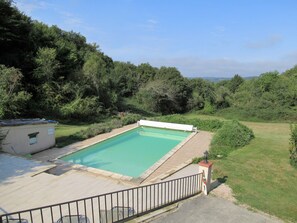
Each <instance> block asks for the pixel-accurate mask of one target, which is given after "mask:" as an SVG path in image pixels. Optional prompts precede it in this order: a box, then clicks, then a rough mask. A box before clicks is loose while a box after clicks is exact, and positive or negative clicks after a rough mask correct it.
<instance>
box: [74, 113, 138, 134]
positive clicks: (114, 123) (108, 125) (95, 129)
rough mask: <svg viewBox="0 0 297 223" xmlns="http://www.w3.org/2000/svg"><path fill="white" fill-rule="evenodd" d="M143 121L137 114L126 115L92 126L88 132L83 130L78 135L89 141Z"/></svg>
mask: <svg viewBox="0 0 297 223" xmlns="http://www.w3.org/2000/svg"><path fill="white" fill-rule="evenodd" d="M140 119H141V116H140V115H137V114H126V115H123V116H122V117H118V118H114V119H112V120H110V121H108V122H103V123H97V124H93V125H91V126H90V127H89V128H87V129H86V130H82V131H80V132H78V133H77V135H78V136H79V137H81V138H84V139H87V138H91V137H93V136H96V135H99V134H102V133H106V132H110V131H111V130H113V129H116V128H120V127H122V126H124V125H129V124H132V123H135V122H137V121H139V120H140Z"/></svg>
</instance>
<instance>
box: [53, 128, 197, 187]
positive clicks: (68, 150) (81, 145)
mask: <svg viewBox="0 0 297 223" xmlns="http://www.w3.org/2000/svg"><path fill="white" fill-rule="evenodd" d="M137 127H139V126H138V125H137V123H134V124H131V125H127V126H124V127H121V128H118V129H115V130H116V131H117V132H116V133H113V132H109V133H104V134H100V135H97V136H95V137H92V138H90V139H86V140H83V141H80V142H78V143H74V144H71V145H68V146H66V147H63V148H60V149H58V150H59V151H57V152H55V153H56V154H57V155H54V154H53V155H54V157H53V158H52V159H50V161H51V162H53V163H56V164H57V165H59V164H61V163H63V164H68V165H70V166H71V167H72V168H74V169H76V170H82V171H87V172H90V173H94V174H96V175H97V174H98V175H101V176H103V177H108V178H111V179H115V180H122V181H125V182H129V183H133V184H137V185H139V184H140V183H142V182H144V181H145V180H146V178H147V177H149V176H150V175H151V174H152V173H154V172H155V170H157V169H158V168H159V167H160V166H162V165H163V164H164V163H165V162H166V161H167V160H168V159H169V158H170V157H172V156H173V155H174V154H175V153H176V152H177V151H178V150H179V149H181V148H182V147H183V146H184V145H185V144H186V143H187V142H188V141H189V140H191V138H192V137H193V136H195V135H196V134H197V132H191V133H190V135H189V136H188V137H187V138H185V139H184V140H183V141H182V142H180V143H179V144H178V145H177V146H175V147H174V148H173V149H171V150H170V151H169V152H168V153H166V154H165V155H164V156H163V157H161V159H159V160H158V161H157V162H156V163H154V164H153V165H152V166H151V167H149V168H148V169H147V170H146V171H145V172H144V173H142V174H141V175H140V177H136V178H135V177H134V178H133V177H130V176H127V175H122V174H119V173H115V172H110V171H107V170H103V169H97V168H92V167H87V166H84V165H80V164H73V163H70V162H67V161H63V160H61V159H60V158H62V157H64V156H67V155H69V154H72V153H75V152H78V151H80V150H83V149H85V148H87V147H89V146H91V145H94V144H97V143H100V142H103V141H105V140H108V139H110V138H113V137H115V136H118V135H121V134H123V133H125V132H128V131H131V130H133V129H135V128H137ZM176 131H180V130H176ZM105 134H107V135H105Z"/></svg>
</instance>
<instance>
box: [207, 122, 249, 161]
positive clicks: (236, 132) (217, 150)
mask: <svg viewBox="0 0 297 223" xmlns="http://www.w3.org/2000/svg"><path fill="white" fill-rule="evenodd" d="M254 137H255V136H254V133H253V131H252V130H251V129H249V128H248V127H246V126H245V125H243V124H241V123H239V122H238V121H227V122H225V123H224V125H223V127H222V128H221V129H219V130H218V131H217V132H216V134H215V135H214V137H213V139H212V142H211V148H210V153H212V155H215V156H219V157H226V156H227V155H228V154H229V153H230V152H232V151H233V150H235V149H237V148H239V147H243V146H245V145H247V144H249V142H250V141H251V140H252V139H253V138H254Z"/></svg>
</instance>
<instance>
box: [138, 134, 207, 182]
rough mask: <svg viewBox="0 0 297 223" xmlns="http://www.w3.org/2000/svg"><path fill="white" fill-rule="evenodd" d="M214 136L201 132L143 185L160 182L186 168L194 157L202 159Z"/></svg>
mask: <svg viewBox="0 0 297 223" xmlns="http://www.w3.org/2000/svg"><path fill="white" fill-rule="evenodd" d="M211 138H212V134H211V133H210V132H206V131H199V132H198V133H197V134H196V135H194V136H193V137H192V138H191V139H190V140H189V141H188V142H187V143H185V144H184V145H183V146H182V147H181V148H180V149H179V150H178V151H177V152H176V153H174V154H173V156H171V157H170V158H169V159H167V160H166V161H165V162H164V163H163V164H162V165H161V166H160V167H159V168H158V169H156V170H155V171H154V172H153V173H152V174H151V175H150V176H149V177H148V178H146V179H145V181H144V182H143V183H153V182H157V181H160V180H162V179H164V178H166V177H167V176H169V175H171V174H173V173H175V172H176V171H178V170H180V169H182V168H184V167H185V166H187V165H189V164H190V163H191V162H192V159H193V158H194V157H201V156H203V153H204V152H205V150H208V149H209V146H210V142H211Z"/></svg>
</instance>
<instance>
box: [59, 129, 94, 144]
mask: <svg viewBox="0 0 297 223" xmlns="http://www.w3.org/2000/svg"><path fill="white" fill-rule="evenodd" d="M89 126H90V125H87V124H85V125H73V124H71V125H68V124H58V125H57V127H56V143H57V146H58V147H63V146H66V145H69V144H71V143H73V142H75V141H77V140H76V139H75V138H71V137H69V136H71V135H73V134H75V133H77V132H79V131H80V130H85V129H87V128H88V127H89Z"/></svg>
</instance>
